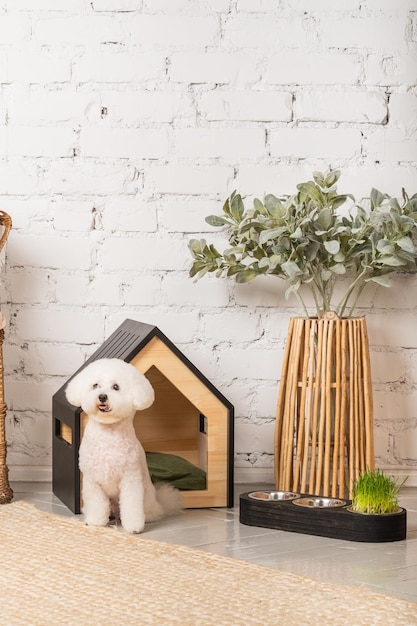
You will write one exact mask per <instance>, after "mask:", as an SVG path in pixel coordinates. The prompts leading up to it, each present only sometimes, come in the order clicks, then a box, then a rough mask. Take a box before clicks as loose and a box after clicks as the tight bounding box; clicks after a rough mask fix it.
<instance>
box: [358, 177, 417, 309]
mask: <svg viewBox="0 0 417 626" xmlns="http://www.w3.org/2000/svg"><path fill="white" fill-rule="evenodd" d="M416 187H417V185H415V186H414V188H413V193H414V190H415V189H416ZM410 191H411V190H410ZM409 195H412V193H410V194H409ZM390 280H391V287H389V288H388V289H386V288H383V287H377V288H376V289H375V293H374V294H373V295H368V299H369V300H370V301H371V302H372V306H373V308H377V309H393V310H395V309H414V308H415V307H417V275H410V274H400V273H397V274H394V275H393V276H391V278H390Z"/></svg>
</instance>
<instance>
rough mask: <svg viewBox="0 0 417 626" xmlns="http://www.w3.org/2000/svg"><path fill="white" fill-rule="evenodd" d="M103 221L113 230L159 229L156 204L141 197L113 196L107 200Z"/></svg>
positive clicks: (150, 230) (104, 224) (142, 230)
mask: <svg viewBox="0 0 417 626" xmlns="http://www.w3.org/2000/svg"><path fill="white" fill-rule="evenodd" d="M102 222H103V227H104V228H105V229H108V230H111V231H113V232H118V231H119V232H120V231H128V232H135V231H138V232H144V231H147V232H153V231H156V230H157V215H156V206H155V204H152V203H146V202H144V201H143V200H141V199H140V198H130V197H119V198H113V199H111V200H109V201H108V202H106V206H105V210H104V214H103V220H102Z"/></svg>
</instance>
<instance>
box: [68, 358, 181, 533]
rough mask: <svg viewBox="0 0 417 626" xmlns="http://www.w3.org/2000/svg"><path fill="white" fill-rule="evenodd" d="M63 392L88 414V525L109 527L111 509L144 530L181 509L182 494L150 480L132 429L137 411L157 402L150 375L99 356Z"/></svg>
mask: <svg viewBox="0 0 417 626" xmlns="http://www.w3.org/2000/svg"><path fill="white" fill-rule="evenodd" d="M65 393H66V397H67V400H68V402H69V403H70V404H73V405H74V406H77V407H81V408H82V409H83V411H84V412H85V413H86V414H87V416H88V421H87V426H86V428H85V432H84V436H83V438H82V441H81V445H80V451H79V466H80V470H81V472H82V473H83V483H82V499H83V513H84V516H85V521H86V523H87V524H91V525H95V526H105V525H106V524H107V523H108V521H109V517H110V514H111V511H112V510H113V511H118V512H119V514H120V520H121V523H122V526H123V528H124V529H125V530H126V531H128V532H136V533H140V532H142V531H143V529H144V526H145V522H150V521H155V520H158V519H160V518H161V517H163V516H164V515H173V514H175V513H177V512H179V510H180V509H181V498H180V493H179V492H178V491H177V490H176V489H174V488H173V487H171V486H170V485H161V486H157V488H155V486H154V485H153V484H152V481H151V478H150V475H149V470H148V466H147V464H146V456H145V452H144V449H143V447H142V445H141V443H140V442H139V440H138V438H137V437H136V433H135V429H134V427H133V418H134V416H135V413H136V411H140V410H143V409H146V408H148V407H149V406H151V404H152V403H153V401H154V397H155V396H154V390H153V388H152V386H151V384H150V382H149V381H148V380H147V378H146V377H145V376H144V375H143V374H141V373H140V372H139V371H138V370H137V369H136V368H135V367H134V366H133V365H131V364H129V363H125V362H124V361H122V360H120V359H98V360H97V361H93V362H92V363H90V364H89V365H87V366H86V367H85V368H84V369H82V370H81V371H80V372H79V373H78V374H77V375H76V376H75V377H74V378H72V379H71V380H70V381H69V383H68V385H67V387H66V390H65Z"/></svg>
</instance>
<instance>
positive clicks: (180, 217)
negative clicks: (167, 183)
mask: <svg viewBox="0 0 417 626" xmlns="http://www.w3.org/2000/svg"><path fill="white" fill-rule="evenodd" d="M222 206H223V200H222V201H216V200H208V199H205V198H198V197H191V198H190V197H187V198H185V199H182V198H173V197H169V198H164V199H163V200H161V203H160V205H159V209H158V214H159V216H160V221H161V223H162V224H163V225H164V228H165V229H166V230H168V231H171V232H181V233H196V232H197V233H201V232H203V231H204V230H208V231H210V232H212V227H211V226H209V225H208V224H207V223H206V222H205V218H206V217H207V215H220V214H221V212H222Z"/></svg>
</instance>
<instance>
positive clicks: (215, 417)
mask: <svg viewBox="0 0 417 626" xmlns="http://www.w3.org/2000/svg"><path fill="white" fill-rule="evenodd" d="M100 358H119V359H123V360H124V361H126V362H128V363H131V364H132V365H133V366H134V367H136V368H137V369H138V370H139V371H140V372H142V373H143V374H145V376H146V377H147V378H148V380H149V381H150V383H151V384H152V386H153V388H154V390H155V402H154V403H153V404H152V406H151V407H149V408H148V409H146V410H144V411H138V412H137V413H136V416H135V418H134V422H133V423H134V427H135V431H136V434H137V437H138V439H139V440H140V441H141V443H142V445H143V447H144V449H145V451H146V452H158V453H161V454H163V455H175V456H177V457H180V458H181V459H184V460H185V461H187V462H188V463H191V464H192V465H194V466H195V467H197V468H199V469H200V470H203V472H204V473H205V488H204V489H190V490H184V491H183V492H182V499H183V502H184V506H185V507H186V508H204V507H232V506H233V442H234V434H233V433H234V409H233V406H232V405H231V404H230V402H228V400H226V398H225V397H224V396H223V395H222V394H221V393H220V391H219V390H218V389H216V388H215V387H214V385H213V384H212V383H211V382H210V381H209V380H208V379H207V378H206V377H205V376H204V375H203V374H202V373H201V372H200V371H199V370H198V369H197V368H196V367H195V366H194V365H193V364H192V363H191V362H190V361H189V360H188V359H187V358H186V357H185V355H184V354H183V353H182V352H181V351H180V350H179V349H178V348H177V347H176V346H175V345H174V344H173V343H172V342H171V341H170V340H169V339H168V338H167V337H166V336H165V335H164V334H163V333H162V332H161V331H160V330H159V329H158V328H157V327H156V326H151V325H149V324H144V323H141V322H137V321H135V320H129V319H128V320H125V321H124V322H123V324H121V326H119V328H117V329H116V330H115V331H114V333H113V334H112V335H110V337H109V338H108V339H107V340H106V341H105V342H104V343H103V345H102V346H101V347H100V348H99V349H98V350H97V351H96V352H95V353H94V354H93V355H92V356H91V357H90V359H89V360H88V361H87V362H86V363H85V364H84V365H83V366H82V368H81V369H83V368H84V367H86V366H87V365H88V364H89V363H91V362H92V361H95V360H97V359H100ZM78 371H80V370H78ZM77 373H78V372H75V374H77ZM75 374H74V376H75ZM66 384H67V383H66ZM66 384H65V385H63V386H62V387H61V389H59V390H58V391H57V392H56V394H55V395H54V397H53V410H52V412H53V446H52V451H53V462H52V485H53V492H54V493H55V495H56V496H58V498H60V500H62V502H64V503H65V504H66V505H67V506H68V508H69V509H71V511H73V512H74V513H79V512H80V510H81V497H80V493H81V481H82V475H81V473H80V470H79V468H78V450H79V447H80V442H81V440H82V436H83V433H84V428H85V425H86V422H87V416H86V414H85V413H84V412H83V411H82V410H81V408H78V409H77V408H74V407H73V406H72V405H70V404H69V403H68V401H67V400H66V397H65V387H66Z"/></svg>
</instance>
